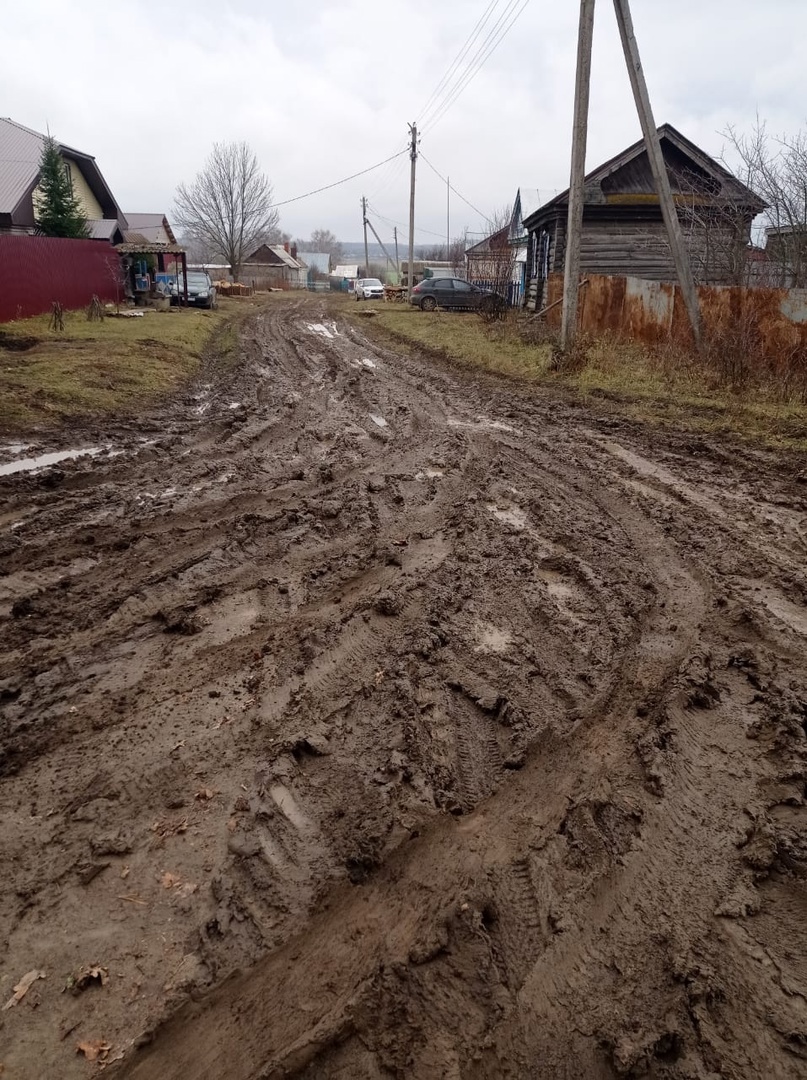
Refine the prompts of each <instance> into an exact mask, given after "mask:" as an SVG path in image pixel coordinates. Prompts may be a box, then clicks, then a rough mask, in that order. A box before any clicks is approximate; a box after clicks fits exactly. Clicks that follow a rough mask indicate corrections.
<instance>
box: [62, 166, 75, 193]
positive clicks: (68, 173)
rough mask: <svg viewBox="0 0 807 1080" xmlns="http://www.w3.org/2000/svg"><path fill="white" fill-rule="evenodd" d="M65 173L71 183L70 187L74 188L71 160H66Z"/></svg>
mask: <svg viewBox="0 0 807 1080" xmlns="http://www.w3.org/2000/svg"><path fill="white" fill-rule="evenodd" d="M64 174H65V176H66V177H67V179H68V181H69V183H70V187H71V188H72V186H73V166H72V165H71V164H70V162H69V161H66V162H65V163H64Z"/></svg>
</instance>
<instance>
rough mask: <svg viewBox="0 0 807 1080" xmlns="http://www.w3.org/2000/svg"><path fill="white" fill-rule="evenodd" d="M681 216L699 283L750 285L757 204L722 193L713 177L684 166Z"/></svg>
mask: <svg viewBox="0 0 807 1080" xmlns="http://www.w3.org/2000/svg"><path fill="white" fill-rule="evenodd" d="M675 185H676V189H677V190H676V203H677V209H678V218H679V220H680V222H681V227H682V230H683V233H684V240H685V242H686V246H687V250H688V252H689V258H690V264H691V266H692V273H693V276H694V278H695V281H696V283H697V284H698V285H748V284H749V283H750V280H749V279H750V276H751V274H752V271H753V267H754V262H753V259H752V258H751V253H752V245H751V223H752V221H753V219H754V217H755V216H756V213H757V210H758V207H749V206H748V204H747V202H746V201H745V200H743V201H742V202H738V201H737V200H736V199H732V198H730V197H727V196H725V195H723V194H722V192H721V191H720V185H719V184H716V183H715V182H714V181H713V180H712V179H711V178H710V177H706V176H704V175H701V174H699V173H696V172H694V171H691V170H684V171H681V172H679V173H678V174H677V176H676V178H675Z"/></svg>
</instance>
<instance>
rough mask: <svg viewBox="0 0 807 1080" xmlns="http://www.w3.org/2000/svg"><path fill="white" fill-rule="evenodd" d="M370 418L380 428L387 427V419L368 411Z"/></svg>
mask: <svg viewBox="0 0 807 1080" xmlns="http://www.w3.org/2000/svg"><path fill="white" fill-rule="evenodd" d="M370 419H371V420H372V421H373V423H374V424H376V425H377V426H378V427H380V428H385V427H387V421H386V420H385V419H384V417H383V416H379V415H378V413H370Z"/></svg>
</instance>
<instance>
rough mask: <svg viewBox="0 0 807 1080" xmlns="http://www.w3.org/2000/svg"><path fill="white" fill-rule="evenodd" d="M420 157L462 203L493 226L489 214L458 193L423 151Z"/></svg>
mask: <svg viewBox="0 0 807 1080" xmlns="http://www.w3.org/2000/svg"><path fill="white" fill-rule="evenodd" d="M420 156H421V157H422V158H423V160H424V161H425V162H426V164H427V165H428V166H429V168H430V169H431V171H432V172H433V173H434V175H435V176H437V177H439V178H440V180H442V181H443V183H444V184H448V186H449V188H451V190H452V191H453V192H454V194H455V195H456V196H457V198H458V199H462V201H463V202H464V203H465V205H466V206H470V208H471V209H472V210H473V212H474V213H475V214H478V215H479V217H481V218H482V220H483V221H486V222H487V223H488V225H492V224H493V222H492V221H491V220H490V218H489V217H488V216H487V214H483V213H482V211H481V210H478V209H477V208H476V207H475V206H474V204H473V203H472V202H469V201H468V199H466V198H465V196H464V195H463V194H462V192H461V191H457V189H456V188H455V187H454V185H453V184H452V183H450V182H449V181H448V180H447V179H446V178H445V176H443V174H442V173H441V172H438V170H437V169H436V168H435V167H434V165H432V163H431V162H430V161H429V159H428V158H427V157H426V155H425V154H424V153H423V151H422V150H421V151H420Z"/></svg>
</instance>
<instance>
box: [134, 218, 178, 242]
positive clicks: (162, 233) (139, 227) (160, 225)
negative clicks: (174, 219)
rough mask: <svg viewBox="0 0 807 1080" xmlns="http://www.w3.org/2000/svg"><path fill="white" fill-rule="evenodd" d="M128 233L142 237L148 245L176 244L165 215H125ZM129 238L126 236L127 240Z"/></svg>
mask: <svg viewBox="0 0 807 1080" xmlns="http://www.w3.org/2000/svg"><path fill="white" fill-rule="evenodd" d="M126 220H127V222H128V223H129V232H132V233H136V234H137V235H138V236H142V237H143V238H144V239H145V240H147V241H148V242H149V243H150V244H176V243H177V238H176V236H174V230H173V229H172V228H171V226H170V225H169V224H168V218H167V217H166V216H165V214H127V215H126ZM128 239H129V237H128V236H127V240H128Z"/></svg>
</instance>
